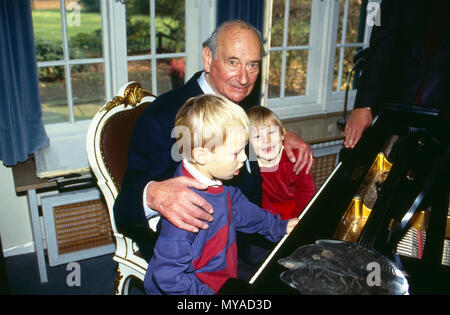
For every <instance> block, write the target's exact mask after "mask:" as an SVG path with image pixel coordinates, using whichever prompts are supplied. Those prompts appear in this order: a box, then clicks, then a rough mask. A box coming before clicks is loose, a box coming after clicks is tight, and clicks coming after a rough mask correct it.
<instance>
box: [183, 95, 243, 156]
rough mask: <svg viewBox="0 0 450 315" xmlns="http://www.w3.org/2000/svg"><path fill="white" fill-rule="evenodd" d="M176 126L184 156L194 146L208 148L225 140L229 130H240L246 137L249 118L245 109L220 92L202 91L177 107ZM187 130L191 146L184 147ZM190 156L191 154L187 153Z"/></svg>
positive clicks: (212, 149) (212, 147) (212, 148)
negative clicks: (219, 93) (205, 93)
mask: <svg viewBox="0 0 450 315" xmlns="http://www.w3.org/2000/svg"><path fill="white" fill-rule="evenodd" d="M175 128H176V129H177V128H179V129H178V132H177V135H176V138H177V142H178V144H179V146H180V147H179V150H180V153H181V155H182V156H183V157H184V158H187V157H188V156H186V155H187V154H190V153H191V152H192V150H193V149H194V148H196V147H202V148H208V149H209V150H211V151H212V152H214V147H215V146H218V145H221V144H224V143H225V142H226V140H227V136H230V132H233V135H236V134H235V132H239V133H241V134H239V135H240V136H242V137H245V139H246V141H247V140H248V132H249V120H248V117H247V114H246V113H245V111H244V110H243V109H242V108H241V107H240V106H239V105H237V104H235V103H233V102H231V101H230V100H228V99H226V98H225V97H223V96H217V95H201V96H197V97H192V98H190V99H188V100H187V101H186V103H185V104H184V105H183V106H182V107H181V108H180V109H179V110H178V113H177V115H176V116H175ZM186 132H189V134H190V139H189V140H190V142H189V144H190V148H183V147H182V146H184V145H186V141H183V139H182V138H183V137H185V136H186ZM189 157H190V155H189Z"/></svg>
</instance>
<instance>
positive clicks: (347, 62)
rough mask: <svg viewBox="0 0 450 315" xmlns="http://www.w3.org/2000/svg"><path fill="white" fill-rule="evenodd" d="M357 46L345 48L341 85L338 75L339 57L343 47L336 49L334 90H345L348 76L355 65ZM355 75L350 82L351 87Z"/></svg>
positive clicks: (351, 87)
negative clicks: (354, 58)
mask: <svg viewBox="0 0 450 315" xmlns="http://www.w3.org/2000/svg"><path fill="white" fill-rule="evenodd" d="M356 49H357V48H356V47H346V48H345V49H344V60H343V67H342V75H341V85H340V86H339V87H338V86H337V85H338V76H339V58H340V51H341V49H336V57H335V62H334V80H333V91H338V92H339V91H345V87H346V84H347V76H348V74H349V73H350V71H351V69H352V67H353V57H354V56H355V54H356ZM358 49H359V48H358ZM353 77H354V76H353V75H352V78H351V80H350V82H349V89H353Z"/></svg>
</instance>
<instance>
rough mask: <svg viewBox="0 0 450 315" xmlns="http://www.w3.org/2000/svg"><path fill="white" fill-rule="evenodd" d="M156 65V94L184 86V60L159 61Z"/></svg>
mask: <svg viewBox="0 0 450 315" xmlns="http://www.w3.org/2000/svg"><path fill="white" fill-rule="evenodd" d="M157 64H158V73H157V80H158V94H162V93H164V92H167V91H170V90H172V89H174V88H177V87H179V86H181V85H183V84H184V73H185V61H184V58H170V59H159V60H158V61H157Z"/></svg>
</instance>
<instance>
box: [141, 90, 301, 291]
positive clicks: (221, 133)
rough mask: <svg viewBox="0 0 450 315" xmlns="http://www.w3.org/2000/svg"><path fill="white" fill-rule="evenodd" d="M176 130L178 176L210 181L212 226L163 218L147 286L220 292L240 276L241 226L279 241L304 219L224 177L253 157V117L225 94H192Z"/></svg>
mask: <svg viewBox="0 0 450 315" xmlns="http://www.w3.org/2000/svg"><path fill="white" fill-rule="evenodd" d="M175 129H176V130H175V133H176V134H177V133H178V136H177V144H178V146H179V149H180V152H181V155H182V157H183V161H182V163H180V166H179V167H178V169H177V171H176V173H175V175H174V176H175V177H176V176H181V175H184V176H189V177H194V178H196V179H197V180H199V181H200V182H202V183H204V184H206V185H207V186H208V189H207V190H206V191H196V192H197V193H199V194H200V195H201V196H202V197H203V198H205V199H206V200H207V201H208V202H210V203H211V204H212V205H213V207H214V214H213V221H212V222H211V223H209V229H207V230H200V231H199V232H198V233H192V232H187V231H185V230H181V229H179V228H177V227H175V226H174V225H172V224H171V223H170V222H169V221H167V220H165V219H163V220H162V225H161V232H160V236H159V239H158V241H157V243H156V245H155V251H154V255H153V257H152V259H151V261H150V263H149V267H148V270H147V274H146V277H145V281H144V287H145V290H146V292H147V293H148V294H216V293H217V292H218V291H219V289H220V288H221V287H222V285H223V284H224V283H225V282H226V281H227V279H229V278H237V248H236V231H242V232H244V233H259V234H261V235H263V236H265V237H266V238H267V239H269V240H271V241H278V240H279V239H280V238H281V237H283V235H285V234H286V233H289V232H290V231H291V230H292V229H293V227H294V226H295V224H296V223H297V221H298V220H296V219H293V220H289V221H282V220H281V219H280V217H279V216H277V215H272V214H271V213H269V212H268V211H265V210H262V209H260V208H259V207H258V206H256V205H255V204H253V203H251V202H249V201H248V199H247V198H246V197H245V196H244V195H243V194H242V193H241V191H240V190H239V189H238V188H236V187H231V186H227V185H223V184H222V181H224V180H229V179H231V178H232V177H233V176H235V175H237V174H238V172H239V169H240V168H241V167H242V166H243V165H244V163H245V160H246V158H247V156H246V154H245V147H246V145H247V142H248V118H247V115H246V114H245V112H244V111H243V110H242V109H241V108H240V107H239V106H238V105H236V104H234V103H232V102H231V101H229V100H227V99H226V98H224V97H221V96H213V95H202V96H198V97H195V98H191V99H189V100H188V101H187V102H186V103H185V104H184V106H183V107H182V108H180V110H179V111H178V113H177V116H176V119H175Z"/></svg>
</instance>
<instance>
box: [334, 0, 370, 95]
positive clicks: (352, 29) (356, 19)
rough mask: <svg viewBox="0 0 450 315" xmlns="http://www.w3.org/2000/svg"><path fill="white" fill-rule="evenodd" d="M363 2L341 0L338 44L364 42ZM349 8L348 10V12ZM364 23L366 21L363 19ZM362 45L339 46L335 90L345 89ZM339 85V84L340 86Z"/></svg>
mask: <svg viewBox="0 0 450 315" xmlns="http://www.w3.org/2000/svg"><path fill="white" fill-rule="evenodd" d="M361 3H362V0H341V1H340V7H339V24H338V35H337V39H336V41H337V43H338V44H353V43H357V42H362V41H363V40H364V34H363V32H364V27H362V28H361V31H362V33H361V34H360V33H359V31H360V27H359V26H360V25H359V24H360V14H361ZM346 4H348V9H346V8H347V7H346ZM346 10H347V12H346ZM345 14H347V20H346V26H345V25H344V16H345ZM362 22H363V23H364V22H365V21H362ZM344 26H345V30H346V31H345V38H344V39H343V38H342V36H343V30H344ZM342 49H343V51H344V58H343V60H342V65H339V63H340V54H341V50H342ZM357 49H360V47H358V48H355V47H345V48H342V47H340V48H337V49H336V56H335V63H334V80H333V91H338V92H339V91H344V90H345V87H346V82H347V76H348V74H349V73H350V71H351V68H352V67H353V57H354V55H355V53H356V51H357ZM340 66H341V67H342V73H341V74H340V80H341V81H340V84H339V68H340ZM338 85H339V86H338ZM349 88H350V89H353V77H352V78H351V80H350V82H349Z"/></svg>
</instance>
